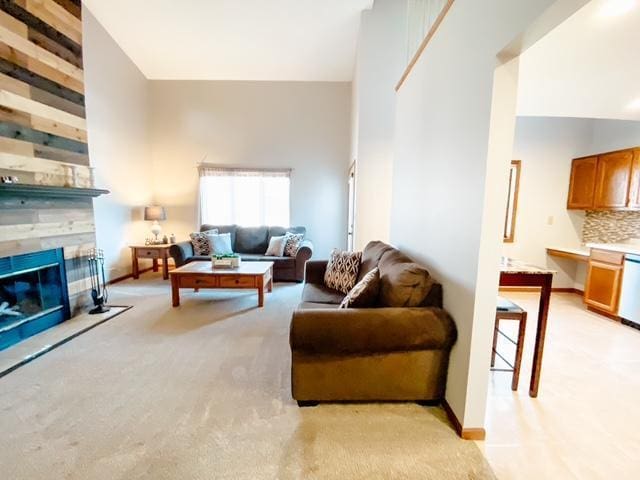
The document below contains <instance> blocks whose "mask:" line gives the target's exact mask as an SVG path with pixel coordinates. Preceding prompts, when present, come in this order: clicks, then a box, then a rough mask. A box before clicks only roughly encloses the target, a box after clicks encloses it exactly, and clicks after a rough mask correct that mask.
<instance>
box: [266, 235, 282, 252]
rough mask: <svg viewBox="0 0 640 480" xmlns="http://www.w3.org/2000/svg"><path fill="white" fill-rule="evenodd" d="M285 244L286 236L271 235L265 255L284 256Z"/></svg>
mask: <svg viewBox="0 0 640 480" xmlns="http://www.w3.org/2000/svg"><path fill="white" fill-rule="evenodd" d="M286 244H287V236H286V235H282V236H281V237H271V238H270V239H269V246H268V247H267V252H266V253H265V256H267V257H282V256H284V247H285V246H286Z"/></svg>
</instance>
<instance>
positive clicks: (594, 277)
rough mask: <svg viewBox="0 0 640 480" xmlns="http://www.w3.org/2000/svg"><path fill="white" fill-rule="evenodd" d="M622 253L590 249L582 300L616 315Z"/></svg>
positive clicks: (622, 260)
mask: <svg viewBox="0 0 640 480" xmlns="http://www.w3.org/2000/svg"><path fill="white" fill-rule="evenodd" d="M623 264H624V255H623V254H622V253H617V252H609V251H604V250H596V249H593V250H591V257H590V258H589V269H588V272H587V284H586V286H585V290H584V302H585V303H586V304H587V305H588V306H590V307H592V308H595V309H596V310H600V311H603V312H606V313H610V314H613V315H616V314H617V312H618V301H619V299H620V286H621V282H622V273H623V268H624V267H623Z"/></svg>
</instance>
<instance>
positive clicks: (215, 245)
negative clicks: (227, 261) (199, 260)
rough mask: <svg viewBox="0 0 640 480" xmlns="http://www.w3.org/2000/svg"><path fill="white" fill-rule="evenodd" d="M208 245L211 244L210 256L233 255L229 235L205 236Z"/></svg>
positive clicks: (214, 234) (215, 234)
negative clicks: (207, 239)
mask: <svg viewBox="0 0 640 480" xmlns="http://www.w3.org/2000/svg"><path fill="white" fill-rule="evenodd" d="M207 237H208V238H209V243H211V255H230V254H232V253H233V248H232V247H231V234H230V233H221V234H219V235H218V234H217V233H212V234H209V235H207Z"/></svg>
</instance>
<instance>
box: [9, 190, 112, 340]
mask: <svg viewBox="0 0 640 480" xmlns="http://www.w3.org/2000/svg"><path fill="white" fill-rule="evenodd" d="M104 193H108V192H107V191H106V190H98V189H93V188H75V187H60V186H45V185H24V184H14V185H0V217H1V218H2V221H1V222H0V350H2V349H3V348H7V347H9V346H11V345H13V344H14V343H17V342H19V341H20V340H23V339H24V338H27V337H29V336H31V335H34V334H36V333H38V332H40V331H42V330H44V329H46V328H49V327H51V326H53V325H56V324H57V323H60V322H62V321H64V320H66V319H68V318H70V317H73V316H75V315H77V314H79V313H81V312H84V311H86V310H87V307H88V306H89V305H90V304H91V295H90V293H91V291H90V289H91V280H90V278H89V268H88V259H87V255H88V253H89V250H91V249H93V248H95V246H96V244H95V225H94V219H93V201H92V199H93V197H96V196H98V195H101V194H104Z"/></svg>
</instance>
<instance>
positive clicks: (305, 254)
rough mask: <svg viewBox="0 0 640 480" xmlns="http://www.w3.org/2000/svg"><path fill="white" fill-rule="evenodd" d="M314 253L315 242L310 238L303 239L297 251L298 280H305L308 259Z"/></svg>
mask: <svg viewBox="0 0 640 480" xmlns="http://www.w3.org/2000/svg"><path fill="white" fill-rule="evenodd" d="M312 255H313V243H311V241H309V240H303V241H302V242H301V243H300V246H299V247H298V251H297V252H296V280H297V281H298V282H302V281H303V280H304V269H305V264H306V263H307V260H309V259H310V258H311V256H312Z"/></svg>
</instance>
